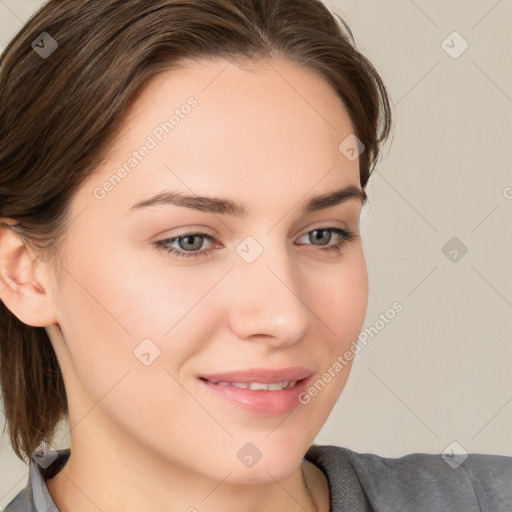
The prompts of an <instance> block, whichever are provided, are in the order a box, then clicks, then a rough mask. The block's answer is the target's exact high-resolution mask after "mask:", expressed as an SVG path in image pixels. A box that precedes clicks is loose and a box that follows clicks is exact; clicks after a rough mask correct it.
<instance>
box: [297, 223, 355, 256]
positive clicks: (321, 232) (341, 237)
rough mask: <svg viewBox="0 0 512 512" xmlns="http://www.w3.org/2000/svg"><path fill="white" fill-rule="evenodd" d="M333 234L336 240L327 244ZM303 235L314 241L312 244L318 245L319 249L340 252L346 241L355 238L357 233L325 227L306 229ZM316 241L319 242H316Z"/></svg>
mask: <svg viewBox="0 0 512 512" xmlns="http://www.w3.org/2000/svg"><path fill="white" fill-rule="evenodd" d="M333 234H334V235H335V239H336V238H337V241H336V242H335V243H334V244H332V245H328V244H329V242H331V240H332V238H333ZM303 237H308V239H309V241H312V242H314V243H313V244H312V245H314V246H316V247H319V248H320V250H321V251H324V252H325V251H329V252H340V251H341V249H342V247H343V246H344V245H345V244H346V243H347V242H351V241H352V240H355V239H356V238H357V237H358V235H357V234H356V233H354V232H353V231H350V230H348V229H341V228H335V227H325V228H317V229H313V230H312V231H308V232H307V233H306V234H304V235H303ZM303 237H302V238H303ZM316 242H319V243H318V244H316ZM324 246H326V247H324Z"/></svg>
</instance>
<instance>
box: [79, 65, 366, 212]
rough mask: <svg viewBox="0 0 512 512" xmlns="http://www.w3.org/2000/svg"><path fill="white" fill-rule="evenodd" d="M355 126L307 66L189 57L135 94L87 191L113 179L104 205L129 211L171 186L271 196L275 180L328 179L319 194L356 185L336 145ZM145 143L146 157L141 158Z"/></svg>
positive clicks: (288, 184)
mask: <svg viewBox="0 0 512 512" xmlns="http://www.w3.org/2000/svg"><path fill="white" fill-rule="evenodd" d="M352 131H353V129H352V124H351V121H350V118H349V116H348V114H347V111H346V109H345V107H344V105H343V104H342V102H341V100H340V99H339V97H338V96H337V94H336V93H335V91H334V90H333V89H332V88H331V86H330V85H329V84H328V83H327V82H326V81H325V80H324V79H323V78H322V77H320V75H319V74H318V73H316V72H314V71H311V70H309V69H307V68H303V67H300V66H298V65H296V64H293V63H291V62H288V61H285V60H275V59H272V60H265V61H264V60H262V61H257V62H252V63H247V64H246V63H244V64H243V66H242V67H240V66H239V65H238V64H236V63H234V62H232V61H228V60H223V59H217V60H197V61H192V60H188V61H183V62H181V65H180V67H179V68H177V69H172V70H168V71H165V72H162V73H160V74H159V75H157V76H156V77H154V78H153V79H151V80H150V81H149V82H148V83H147V84H146V85H145V87H144V88H143V89H142V90H141V91H140V93H139V94H138V95H137V97H136V98H135V99H134V101H133V103H132V105H131V108H130V109H129V111H128V112H127V114H126V116H125V118H124V119H123V123H122V127H121V130H120V132H119V133H118V136H117V137H116V139H115V140H114V141H113V143H112V145H111V148H110V151H109V153H108V155H107V158H106V159H105V161H104V164H103V165H102V166H101V167H100V168H99V169H98V170H97V172H96V173H95V175H94V179H93V180H92V181H91V182H90V184H89V189H88V191H87V193H88V194H89V197H90V196H91V194H92V192H93V190H92V189H93V188H94V187H97V186H103V184H105V183H107V182H108V181H109V180H110V181H111V182H112V183H113V186H111V187H108V188H109V192H108V196H107V197H106V201H103V202H102V204H103V206H105V205H106V204H110V205H111V206H116V207H117V208H120V209H122V210H127V209H128V208H129V207H130V206H131V205H132V204H133V203H134V202H136V200H140V199H141V198H142V197H144V196H147V195H149V194H152V193H155V192H157V191H159V190H162V189H163V188H170V189H179V190H186V191H188V192H192V193H208V194H210V195H211V194H218V195H220V196H225V195H226V191H229V190H232V191H233V190H234V187H236V190H235V192H236V194H237V195H239V196H245V197H247V198H249V197H252V198H256V199H262V198H263V197H266V198H267V200H268V199H269V198H270V196H269V193H270V194H271V193H272V189H275V188H276V187H281V189H282V191H283V193H285V192H286V193H288V194H289V196H290V198H291V197H292V196H293V195H295V196H297V195H299V196H303V195H304V194H305V193H306V192H307V191H308V190H309V189H311V188H312V187H313V186H314V185H315V182H319V181H320V180H322V181H323V186H321V187H320V189H319V190H318V192H319V193H321V192H324V191H325V190H327V189H332V188H333V187H339V186H340V185H345V184H348V183H352V184H356V185H358V184H359V166H358V161H357V160H356V161H349V160H347V159H346V158H345V157H344V156H343V155H342V153H341V152H340V151H339V150H338V146H339V144H340V143H341V141H343V140H344V139H345V138H346V137H347V136H348V135H350V134H351V133H352ZM144 146H147V147H150V149H149V150H144V151H143V152H144V156H143V157H140V155H138V156H137V157H135V156H133V155H134V152H135V153H137V152H138V153H141V151H139V150H141V149H143V147H144ZM130 161H131V162H130ZM127 163H128V164H130V163H131V164H132V165H126V164H127ZM121 168H124V169H125V171H126V172H123V173H121V174H123V177H122V179H121V181H120V182H119V183H117V181H118V180H117V178H116V179H114V180H112V179H111V178H112V177H114V178H115V176H114V174H116V171H117V170H118V169H121ZM330 170H331V171H332V172H329V171H330ZM283 187H284V188H283ZM258 191H260V192H261V196H260V197H258Z"/></svg>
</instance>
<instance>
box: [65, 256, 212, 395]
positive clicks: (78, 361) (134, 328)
mask: <svg viewBox="0 0 512 512" xmlns="http://www.w3.org/2000/svg"><path fill="white" fill-rule="evenodd" d="M76 254H80V252H76ZM95 257H96V258H97V260H96V261H102V264H101V265H99V264H91V259H90V258H88V257H84V258H83V259H82V260H78V259H76V260H75V261H74V265H73V267H71V268H69V269H68V274H66V278H65V279H64V282H63V293H62V301H61V305H60V313H61V318H60V322H59V323H60V325H61V329H62V331H63V334H64V337H65V339H66V340H67V341H68V345H69V350H70V354H71V357H72V360H73V364H74V366H75V369H76V371H77V373H78V374H79V378H80V379H81V380H83V382H84V384H86V386H89V385H90V389H89V391H90V392H91V395H94V396H93V398H95V397H97V396H101V395H102V394H103V393H104V392H105V386H106V385H107V384H108V383H109V382H111V381H112V380H113V379H116V378H119V377H120V376H121V375H122V374H123V373H125V372H126V371H127V370H128V369H130V368H132V369H139V368H141V367H144V364H143V362H141V358H142V357H141V356H142V354H146V353H149V354H150V355H149V357H148V356H146V362H147V360H148V358H149V359H150V360H151V361H153V360H154V361H155V362H154V363H151V364H152V365H153V364H154V365H156V366H161V367H162V368H164V367H165V368H168V369H169V370H171V371H173V370H174V369H176V368H179V367H180V365H181V364H182V363H183V362H184V361H185V360H186V359H187V358H188V357H190V356H191V355H192V354H193V353H194V352H196V351H199V350H200V348H201V340H205V339H208V338H209V337H210V336H209V333H208V330H210V329H212V328H213V327H212V326H213V325H214V322H213V317H214V316H215V311H214V309H213V308H212V303H211V301H208V300H204V301H202V299H204V298H205V296H206V295H207V294H208V292H209V290H210V289H211V288H212V286H214V284H215V283H216V281H218V279H219V275H222V269H221V270H219V272H214V273H212V272H209V273H208V274H206V273H205V272H202V271H200V270H197V269H193V268H189V269H188V271H186V270H185V271H184V270H183V269H181V271H180V270H178V269H177V268H176V267H175V268H174V269H172V268H171V267H170V266H166V265H150V266H148V265H147V262H144V261H143V260H144V258H138V257H136V256H135V257H133V258H131V259H130V258H128V257H123V258H119V259H116V258H112V257H111V256H110V257H109V256H108V254H98V253H95ZM212 274H215V275H212ZM217 274H219V275H217ZM206 305H209V307H208V308H207V307H206ZM148 340H150V341H148ZM139 347H140V350H139ZM142 349H144V350H142ZM134 352H135V353H134Z"/></svg>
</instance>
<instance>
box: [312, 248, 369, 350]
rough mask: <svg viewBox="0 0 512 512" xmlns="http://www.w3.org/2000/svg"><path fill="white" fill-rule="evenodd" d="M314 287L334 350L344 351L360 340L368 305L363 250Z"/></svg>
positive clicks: (319, 310)
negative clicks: (351, 343)
mask: <svg viewBox="0 0 512 512" xmlns="http://www.w3.org/2000/svg"><path fill="white" fill-rule="evenodd" d="M320 283H321V284H318V282H317V283H316V284H314V283H310V286H313V285H314V286H315V288H316V289H317V293H316V294H312V295H311V296H312V297H314V298H315V299H314V300H315V302H314V303H315V309H314V311H315V313H316V314H317V315H318V316H319V317H320V318H321V319H322V320H323V322H324V323H323V325H324V328H325V332H326V336H327V339H328V340H330V342H331V343H330V348H331V350H336V351H344V350H345V347H346V346H348V345H349V344H350V342H351V341H353V340H354V339H357V336H358V335H359V333H360V331H361V329H362V327H363V323H364V319H365V316H366V308H367V304H368V273H367V269H366V263H365V260H364V256H363V252H362V249H361V248H360V247H356V250H354V251H352V252H351V253H350V255H349V254H347V258H346V260H345V261H344V262H343V263H340V265H338V266H335V267H334V266H333V268H332V270H331V271H330V272H327V273H325V274H324V275H323V277H322V279H321V281H320Z"/></svg>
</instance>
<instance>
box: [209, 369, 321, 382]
mask: <svg viewBox="0 0 512 512" xmlns="http://www.w3.org/2000/svg"><path fill="white" fill-rule="evenodd" d="M312 373H313V372H312V371H311V370H309V369H308V368H302V367H298V366H294V367H290V368H276V369H273V368H249V369H247V370H237V371H232V372H225V373H212V374H210V375H201V378H203V379H207V380H209V381H211V382H261V383H263V384H272V383H275V382H286V381H292V380H302V379H305V378H306V377H309V376H310V375H311V374H312Z"/></svg>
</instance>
